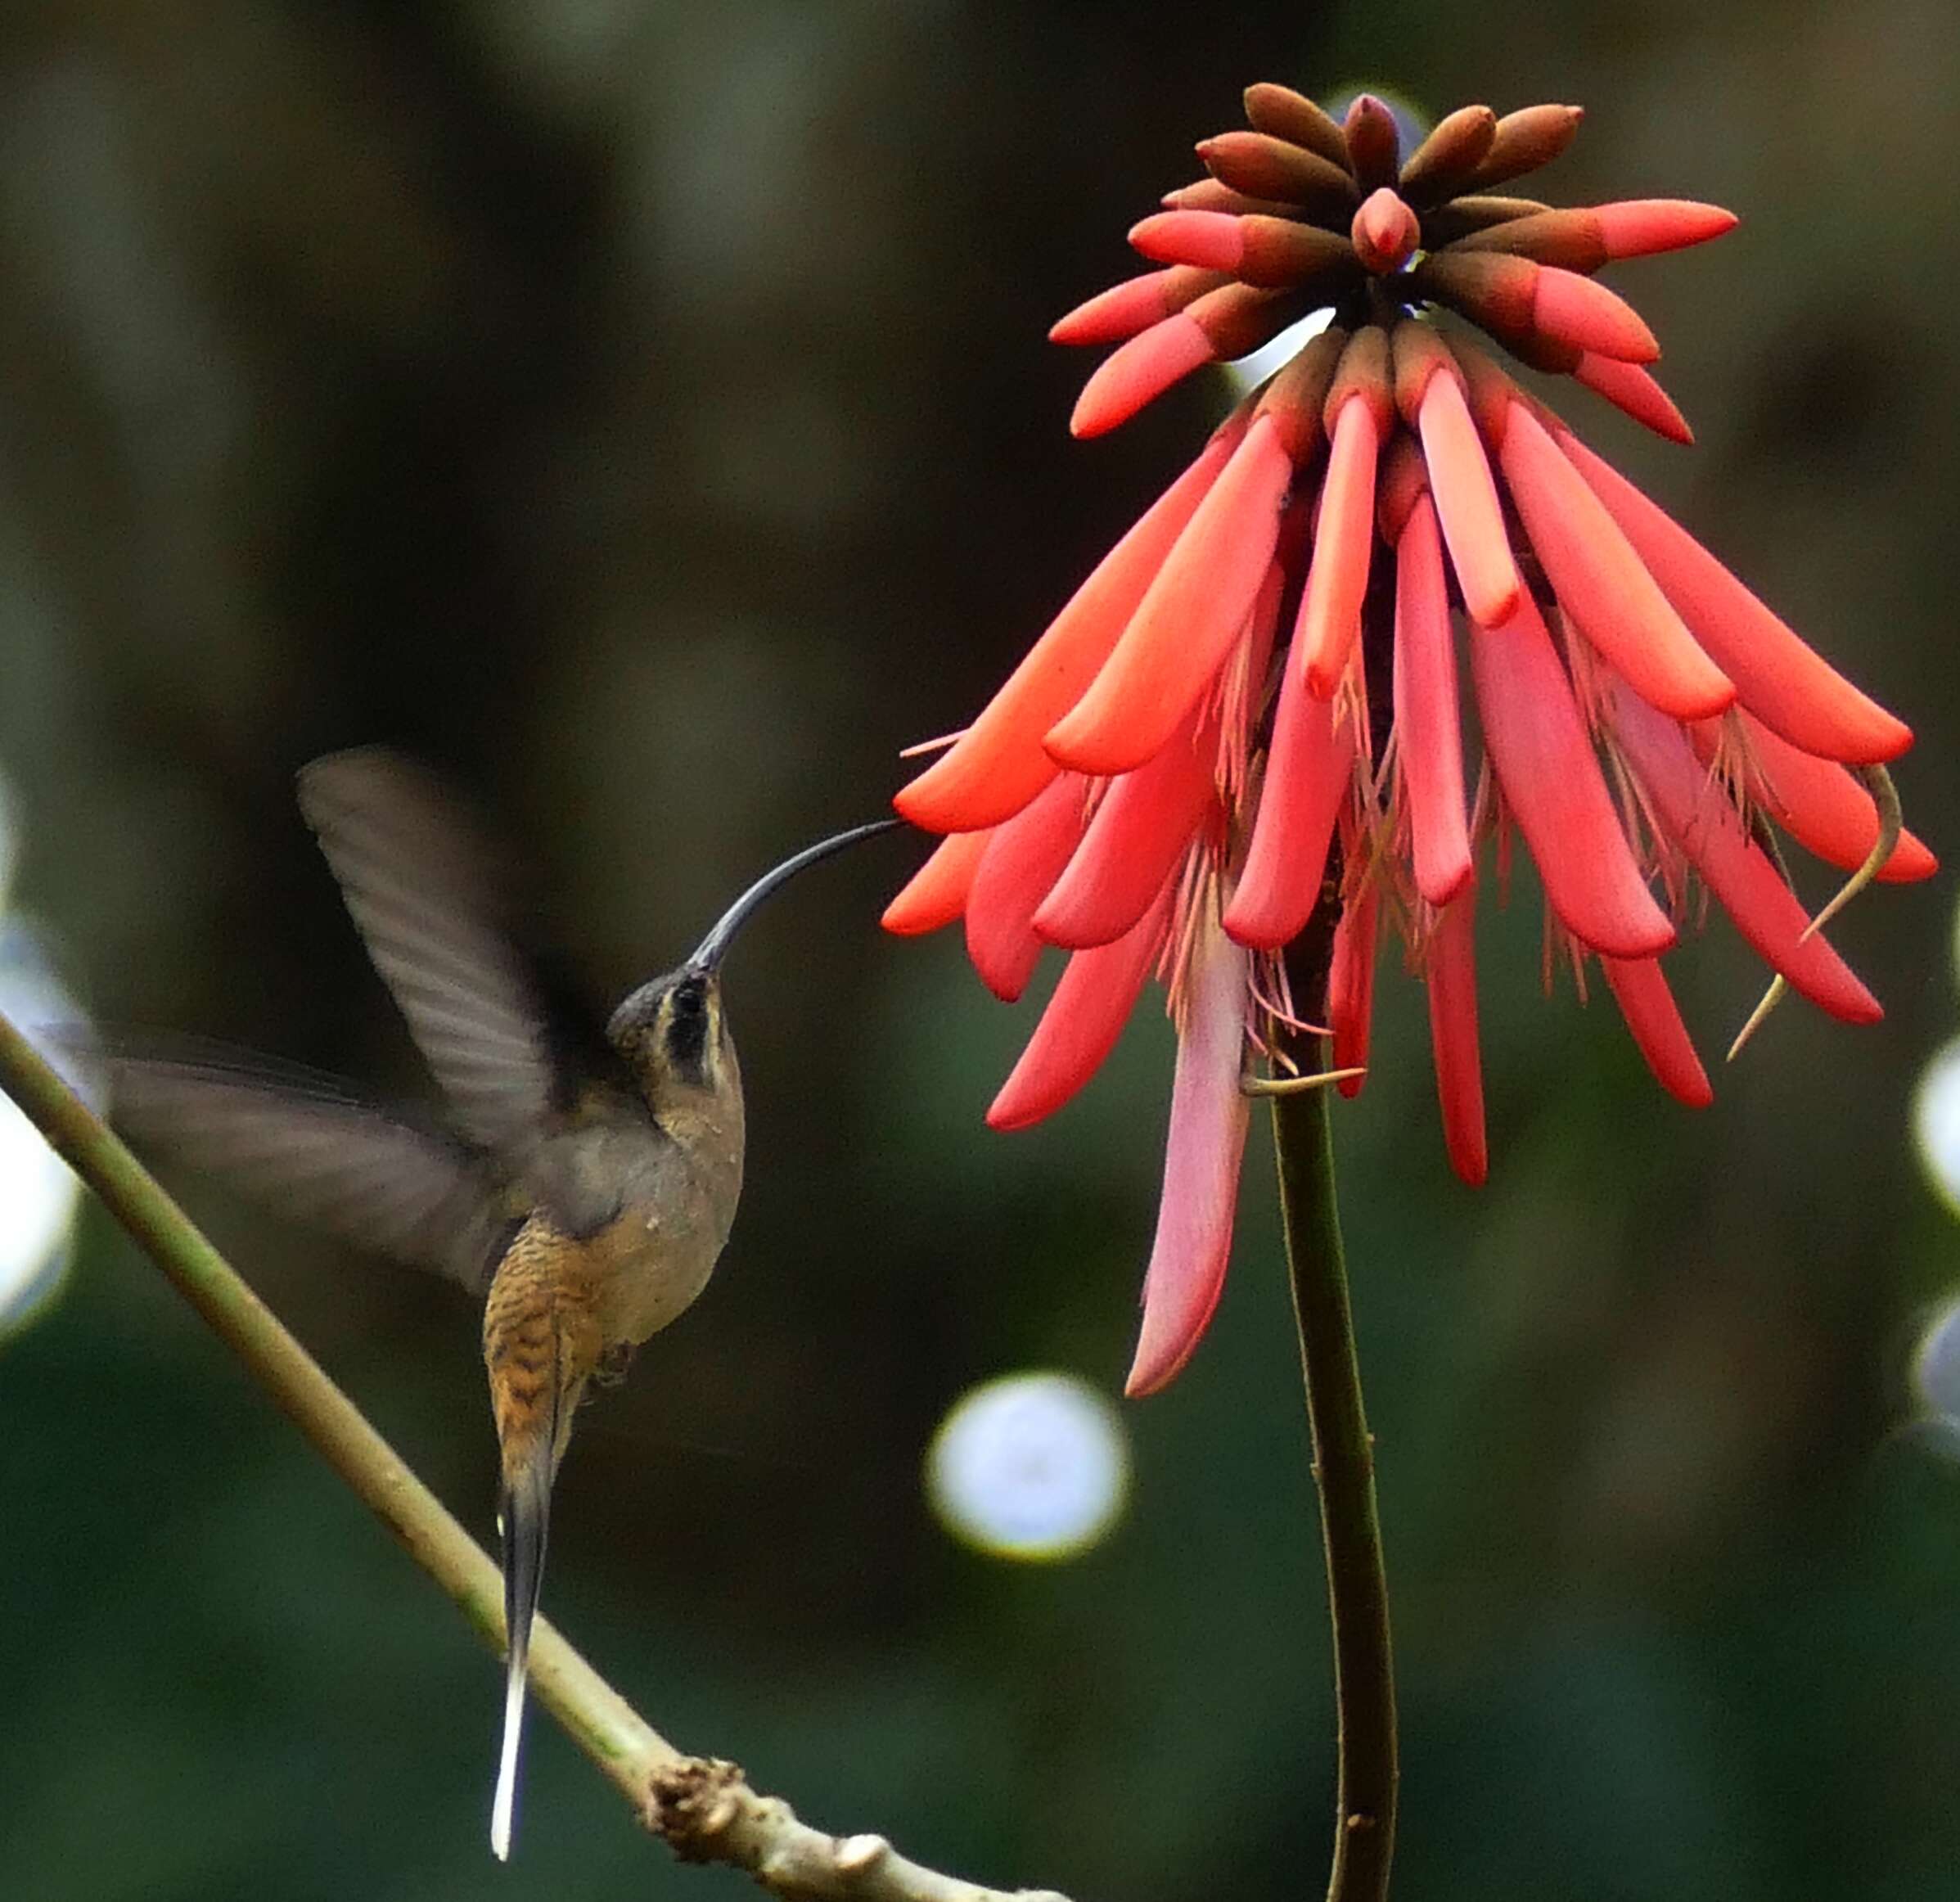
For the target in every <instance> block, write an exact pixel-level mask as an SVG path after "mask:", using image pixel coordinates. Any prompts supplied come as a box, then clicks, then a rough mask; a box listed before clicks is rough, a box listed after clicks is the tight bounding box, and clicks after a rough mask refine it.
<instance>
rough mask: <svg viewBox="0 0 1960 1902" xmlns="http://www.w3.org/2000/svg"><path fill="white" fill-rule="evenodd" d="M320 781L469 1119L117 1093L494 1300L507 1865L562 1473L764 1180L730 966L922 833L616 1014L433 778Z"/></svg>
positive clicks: (132, 1061) (193, 1080)
mask: <svg viewBox="0 0 1960 1902" xmlns="http://www.w3.org/2000/svg"><path fill="white" fill-rule="evenodd" d="M298 790H299V799H300V809H301V811H302V813H303V814H304V817H305V818H306V820H307V822H308V823H309V825H310V826H311V827H312V828H313V832H314V834H315V835H316V836H317V838H318V842H319V844H320V846H321V848H322V850H323V852H324V853H325V854H326V857H327V863H328V865H329V866H330V867H331V869H332V871H333V873H334V876H335V877H336V879H337V880H338V881H339V884H340V891H341V895H342V897H343V899H345V904H346V906H347V909H348V911H349V913H350V914H351V916H352V917H353V920H354V926H355V927H356V929H357V930H358V931H359V933H360V935H361V937H362V940H363V942H364V944H366V947H367V953H368V956H369V957H370V958H371V959H372V961H373V963H374V966H375V968H376V971H379V973H380V974H381V978H382V980H383V981H384V982H385V984H386V985H387V987H388V989H389V990H390V992H391V993H392V994H393V996H394V1001H395V1003H396V1004H397V1005H398V1006H399V1008H400V1010H401V1012H402V1014H403V1016H404V1017H405V1018H406V1019H407V1021H408V1029H409V1031H410V1033H411V1034H412V1036H413V1038H414V1039H415V1042H416V1043H417V1047H418V1048H419V1049H420V1050H421V1055H422V1057H423V1058H424V1060H425V1061H426V1063H427V1064H428V1066H429V1068H430V1070H431V1071H432V1072H433V1073H434V1075H435V1080H436V1082H437V1084H439V1087H440V1089H441V1092H442V1094H443V1096H444V1098H445V1099H446V1104H447V1108H448V1116H447V1117H446V1119H444V1120H435V1119H430V1118H426V1117H421V1116H417V1115H415V1114H413V1113H412V1112H404V1111H398V1110H395V1109H392V1108H383V1107H381V1106H377V1105H376V1104H374V1103H372V1102H368V1101H367V1100H365V1099H364V1098H363V1097H362V1096H361V1095H360V1094H359V1093H358V1091H356V1090H355V1089H354V1088H352V1087H350V1086H349V1085H347V1084H343V1083H341V1082H340V1080H339V1079H335V1078H332V1077H327V1076H322V1075H316V1074H314V1073H313V1072H310V1071H304V1070H299V1069H297V1068H294V1067H291V1066H282V1065H277V1064H276V1063H274V1062H272V1061H268V1060H266V1059H263V1058H259V1057H250V1056H245V1055H233V1054H231V1053H224V1054H222V1055H218V1056H208V1055H204V1054H199V1055H197V1056H195V1057H155V1056H145V1055H129V1054H117V1053H115V1052H111V1053H110V1057H111V1061H110V1082H111V1089H112V1094H113V1099H114V1101H115V1106H116V1111H117V1114H118V1116H119V1120H121V1121H122V1122H123V1124H124V1127H125V1128H126V1129H128V1130H129V1132H130V1134H132V1135H133V1136H134V1137H135V1138H137V1141H138V1142H139V1143H150V1144H152V1145H154V1146H155V1147H159V1148H160V1149H163V1150H165V1151H167V1152H169V1153H171V1154H173V1156H176V1157H177V1158H178V1159H179V1160H180V1161H184V1162H186V1163H187V1164H189V1165H192V1166H195V1167H201V1168H206V1169H211V1170H218V1171H220V1172H223V1173H225V1174H229V1175H232V1176H233V1177H235V1178H237V1179H238V1180H239V1181H240V1183H241V1185H242V1186H245V1187H246V1188H249V1189H250V1190H251V1191H252V1192H255V1193H256V1194H257V1195H258V1196H259V1197H260V1198H261V1199H262V1200H263V1199H268V1198H271V1199H274V1200H276V1201H277V1206H278V1207H279V1208H280V1209H281V1210H282V1211H283V1212H285V1213H287V1214H289V1215H295V1216H299V1217H300V1218H302V1219H313V1220H314V1221H316V1222H318V1223H319V1224H322V1225H323V1226H325V1227H327V1228H331V1229H334V1230H336V1231H338V1232H339V1233H341V1234H342V1235H343V1236H344V1237H346V1238H348V1239H349V1240H351V1241H353V1242H355V1243H357V1244H358V1245H360V1246H365V1247H368V1248H372V1249H376V1250H378V1251H381V1252H382V1253H385V1254H388V1255H394V1256H395V1257H397V1258H398V1259H399V1260H404V1261H408V1262H410V1263H412V1264H417V1265H420V1266H425V1267H433V1268H435V1269H440V1270H442V1271H444V1272H445V1273H448V1274H449V1275H451V1276H452V1277H453V1278H455V1279H457V1280H458V1281H460V1282H462V1283H463V1284H464V1286H465V1287H468V1288H470V1289H471V1291H474V1292H476V1293H478V1294H480V1295H481V1296H483V1299H484V1310H483V1358H484V1369H485V1372H487V1374H488V1376H489V1392H490V1411H491V1416H492V1418H493V1422H494V1424H495V1426H496V1431H497V1442H498V1461H499V1463H498V1478H499V1485H498V1530H499V1534H500V1537H501V1539H502V1558H503V1595H504V1620H505V1632H506V1645H507V1672H506V1680H505V1695H504V1707H503V1732H502V1749H501V1751H500V1752H499V1756H498V1774H497V1783H496V1793H495V1796H494V1798H493V1802H492V1806H491V1822H490V1843H491V1847H492V1849H493V1850H494V1851H495V1853H496V1855H497V1856H498V1859H499V1860H505V1859H508V1857H509V1855H510V1848H511V1822H512V1815H513V1812H514V1809H515V1805H516V1782H517V1764H518V1751H519V1743H520V1737H521V1733H522V1728H523V1716H524V1703H525V1675H526V1669H527V1665H528V1661H529V1644H530V1634H531V1625H532V1620H533V1618H534V1614H535V1612H536V1610H537V1605H538V1588H539V1584H540V1582H541V1580H542V1578H543V1568H544V1554H545V1538H546V1533H547V1528H548V1525H549V1521H550V1516H551V1494H552V1481H553V1480H554V1478H555V1477H556V1474H557V1471H558V1467H559V1463H560V1462H561V1460H562V1459H563V1458H564V1457H565V1448H566V1445H568V1443H569V1441H570V1437H571V1431H572V1422H573V1420H574V1417H575V1415H576V1413H577V1412H578V1408H579V1402H580V1401H581V1400H582V1399H584V1398H585V1397H586V1395H587V1394H588V1390H590V1388H591V1387H592V1386H593V1385H594V1384H595V1383H604V1382H608V1381H612V1380H615V1379H617V1378H619V1377H621V1376H622V1375H623V1374H624V1372H625V1369H626V1366H627V1363H629V1361H630V1359H632V1356H633V1350H635V1349H636V1348H637V1347H638V1345H640V1344H641V1343H642V1341H646V1340H647V1338H648V1337H649V1336H651V1335H653V1334H656V1333H657V1332H659V1331H660V1329H661V1328H663V1327H666V1326H667V1325H668V1323H669V1322H671V1321H673V1320H674V1319H675V1318H678V1316H679V1315H680V1314H682V1313H683V1312H684V1311H685V1309H687V1308H688V1307H689V1306H690V1305H692V1303H693V1301H694V1300H695V1299H696V1297H697V1296H699V1295H700V1294H701V1291H702V1289H703V1288H704V1287H705V1286H706V1285H707V1282H708V1278H709V1277H710V1274H711V1273H713V1272H714V1265H715V1263H716V1261H717V1260H718V1259H719V1256H720V1255H721V1251H722V1247H723V1244H724V1243H725V1242H727V1240H728V1231H729V1228H730V1227H731V1225H732V1223H733V1221H734V1219H735V1209H736V1203H737V1200H738V1199H739V1197H740V1196H741V1179H742V1160H743V1147H744V1140H743V1138H744V1124H743V1111H742V1086H741V1069H740V1066H738V1064H737V1061H736V1055H735V1044H734V1040H733V1039H732V1037H731V1036H730V1034H729V1031H728V1021H727V1017H726V1016H725V1014H724V1012H723V1002H722V976H721V973H722V963H723V959H724V958H726V956H727V955H728V949H729V947H730V945H731V944H733V943H734V941H735V939H736V937H737V935H738V934H739V933H740V932H741V929H742V927H743V926H744V925H745V924H746V923H747V922H748V921H749V919H750V917H752V916H753V915H754V914H755V911H756V910H757V908H759V906H761V905H762V904H764V902H765V901H766V900H767V899H768V898H770V897H771V896H772V895H773V894H774V893H775V892H776V891H777V890H778V889H779V888H780V887H781V886H782V885H783V884H784V883H785V881H787V880H789V879H791V878H792V877H795V875H796V873H798V872H800V871H802V870H803V869H804V868H805V867H807V866H810V865H813V864H815V863H817V862H818V860H819V859H827V858H828V857H830V856H831V854H832V853H835V852H840V851H842V850H844V849H845V847H846V846H849V845H855V844H856V843H857V842H858V841H859V840H862V839H867V838H870V837H871V836H873V835H874V834H876V833H878V832H887V831H890V830H891V829H892V828H893V827H894V826H895V825H896V824H897V823H898V822H896V821H895V820H890V819H883V820H876V821H873V822H872V823H870V824H867V825H862V826H858V827H853V828H852V829H851V830H849V831H848V832H840V833H837V834H836V836H833V837H830V838H827V839H822V840H820V841H818V842H817V843H816V844H815V845H810V846H808V847H806V848H805V849H804V850H802V851H800V852H798V853H797V854H795V855H794V856H793V857H791V858H789V859H785V860H784V861H783V862H782V863H781V864H779V865H777V866H776V867H774V868H773V869H771V870H770V871H768V872H765V873H764V874H763V876H762V877H760V878H759V879H757V880H756V881H755V883H754V884H753V885H751V886H750V887H749V888H748V890H746V891H745V892H743V893H742V895H741V897H739V898H738V899H736V901H735V902H734V904H732V905H730V906H729V907H728V910H727V911H725V912H724V913H723V914H722V915H721V917H719V919H717V920H716V921H715V923H714V926H713V927H712V928H711V929H710V931H709V932H708V934H707V935H706V936H705V938H703V939H702V940H701V943H700V944H698V945H697V946H696V948H695V949H694V951H693V952H692V954H691V955H690V956H689V957H688V958H687V959H686V960H685V961H684V962H682V963H681V964H679V965H678V966H676V967H674V969H673V970H671V971H668V972H666V973H665V975H664V976H659V977H656V978H654V979H652V980H650V981H649V982H647V983H645V984H642V985H639V986H638V988H637V989H633V990H632V991H629V993H628V994H627V995H626V996H625V998H624V999H623V1000H622V1001H621V1002H620V1004H619V1005H618V1007H616V1008H615V1010H614V1011H613V1012H612V1014H611V1017H610V1018H608V1019H606V1020H605V1021H604V1022H603V1023H601V1022H600V1021H597V1019H596V1018H594V1017H593V1016H589V1015H588V1014H586V1013H584V1012H581V1011H580V1010H579V1008H578V1007H577V1006H576V1004H575V1003H574V1002H572V1001H570V998H569V996H568V992H567V987H565V986H564V985H562V984H561V982H560V981H559V980H557V978H556V975H555V973H554V972H553V971H552V968H551V967H550V966H549V964H548V963H547V961H546V960H544V959H543V958H542V956H540V955H539V954H538V953H536V952H534V951H532V950H528V949H520V944H521V942H522V938H521V934H520V932H519V931H518V930H517V928H516V921H515V919H514V918H513V917H512V916H511V913H510V910H509V908H508V904H507V899H506V896H505V891H504V883H503V881H502V879H501V878H500V877H498V875H497V871H496V865H497V861H496V859H495V858H494V856H493V854H491V853H490V852H489V850H487V849H486V848H485V846H484V845H483V843H482V842H481V841H480V839H479V838H478V836H476V834H475V832H474V830H473V828H472V827H471V826H470V825H468V824H467V823H466V822H465V821H464V820H463V818H462V816H461V814H460V813H459V812H458V810H457V807H456V806H455V805H454V804H453V802H452V801H451V800H449V799H448V797H447V796H445V795H444V792H443V791H442V789H441V788H440V787H439V786H438V784H437V783H436V782H435V780H434V779H433V778H432V777H430V775H429V774H428V773H426V772H425V771H424V770H423V769H421V768H419V767H417V766H416V765H415V764H412V762H410V761H409V760H408V759H405V758H403V757H402V756H401V755H397V754H394V753H392V752H390V751H387V750H384V749H381V748H378V747H368V748H362V749H358V750H353V751H349V752H342V753H334V754H329V755H327V756H326V757H324V758H322V759H316V760H314V761H313V762H312V764H309V765H308V766H306V767H304V768H303V769H302V770H301V772H300V776H299V787H298Z"/></svg>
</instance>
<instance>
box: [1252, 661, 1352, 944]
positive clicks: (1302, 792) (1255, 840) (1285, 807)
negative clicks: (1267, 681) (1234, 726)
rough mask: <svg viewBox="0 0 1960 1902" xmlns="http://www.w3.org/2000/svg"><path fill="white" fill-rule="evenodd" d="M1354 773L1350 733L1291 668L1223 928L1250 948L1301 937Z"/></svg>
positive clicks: (1329, 704)
mask: <svg viewBox="0 0 1960 1902" xmlns="http://www.w3.org/2000/svg"><path fill="white" fill-rule="evenodd" d="M1352 777H1354V728H1353V726H1352V725H1351V724H1350V723H1349V721H1347V720H1346V719H1343V720H1342V721H1341V722H1340V726H1339V728H1336V725H1335V721H1334V703H1333V702H1332V701H1326V700H1317V699H1316V698H1315V697H1314V696H1313V694H1312V693H1310V692H1308V690H1307V684H1306V682H1305V681H1304V679H1303V678H1301V675H1300V669H1298V668H1297V667H1294V666H1289V667H1288V668H1287V669H1286V673H1285V674H1284V676H1283V677H1282V679H1281V682H1280V688H1279V707H1278V710H1277V712H1276V713H1275V714H1274V715H1273V743H1272V746H1271V747H1270V749H1269V750H1268V755H1267V759H1266V779H1265V784H1264V787H1263V788H1262V789H1261V791H1260V792H1259V814H1258V816H1257V818H1255V819H1254V821H1253V825H1252V843H1251V845H1250V847H1249V848H1248V849H1247V850H1246V865H1245V869H1244V871H1243V872H1241V874H1240V875H1239V882H1238V889H1237V891H1235V892H1234V893H1233V894H1232V902H1231V904H1228V905H1227V906H1226V908H1225V929H1226V931H1228V932H1229V933H1230V934H1231V935H1232V937H1233V938H1235V939H1237V940H1238V942H1239V943H1240V944H1249V945H1250V946H1251V947H1252V948H1253V949H1255V950H1277V949H1278V948H1279V947H1280V946H1281V945H1282V944H1286V943H1288V942H1289V941H1291V940H1292V939H1293V938H1295V937H1296V936H1297V935H1299V933H1300V927H1301V926H1303V925H1304V924H1305V923H1306V922H1307V919H1308V917H1309V914H1310V913H1312V912H1313V907H1314V906H1315V905H1316V904H1318V902H1319V899H1320V884H1321V880H1322V877H1323V876H1324V875H1325V873H1326V871H1327V845H1328V843H1329V841H1331V839H1332V838H1333V836H1334V821H1335V818H1336V815H1338V814H1339V813H1340V803H1341V801H1342V800H1344V799H1345V797H1346V796H1347V790H1348V783H1349V780H1350V779H1351V778H1352Z"/></svg>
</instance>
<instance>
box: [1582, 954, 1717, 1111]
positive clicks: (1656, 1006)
mask: <svg viewBox="0 0 1960 1902" xmlns="http://www.w3.org/2000/svg"><path fill="white" fill-rule="evenodd" d="M1599 963H1600V968H1601V969H1602V971H1605V972H1606V984H1607V986H1608V988H1609V989H1611V991H1612V993H1613V1001H1614V1003H1616V1004H1618V1005H1619V1006H1620V1016H1623V1017H1624V1018H1625V1019H1626V1023H1627V1028H1628V1030H1630V1031H1632V1032H1633V1041H1634V1043H1637V1044H1638V1046H1639V1047H1640V1054H1641V1055H1642V1057H1645V1058H1646V1059H1647V1068H1648V1069H1649V1070H1652V1071H1653V1073H1654V1075H1655V1077H1656V1079H1657V1080H1658V1081H1659V1083H1660V1087H1661V1088H1663V1089H1665V1091H1666V1092H1667V1093H1668V1094H1669V1096H1672V1097H1678V1099H1679V1100H1680V1101H1681V1102H1684V1103H1686V1104H1687V1106H1688V1107H1689V1108H1690V1109H1691V1110H1705V1109H1706V1108H1707V1107H1708V1106H1709V1105H1710V1103H1712V1102H1714V1100H1715V1093H1714V1090H1713V1089H1711V1088H1710V1087H1709V1082H1708V1072H1707V1071H1706V1070H1704V1069H1703V1068H1702V1067H1701V1058H1700V1057H1697V1056H1696V1054H1695V1046H1694V1043H1693V1042H1692V1040H1691V1039H1690V1038H1689V1036H1688V1034H1687V1025H1685V1024H1683V1022H1682V1021H1681V1012H1679V1011H1678V1009H1677V1008H1676V1007H1675V1005H1674V993H1673V992H1672V991H1671V990H1669V989H1668V988H1667V980H1666V979H1665V977H1664V976H1661V974H1660V959H1659V958H1601V959H1600V961H1599Z"/></svg>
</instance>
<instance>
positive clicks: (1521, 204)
mask: <svg viewBox="0 0 1960 1902" xmlns="http://www.w3.org/2000/svg"><path fill="white" fill-rule="evenodd" d="M1551 209H1552V207H1551V206H1550V205H1544V204H1541V203H1540V202H1539V201H1538V200H1537V199H1535V198H1480V197H1471V198H1452V199H1450V200H1449V201H1448V202H1447V203H1445V204H1442V205H1432V206H1431V208H1430V209H1429V210H1427V211H1426V212H1424V213H1423V214H1422V241H1423V243H1424V244H1426V245H1427V246H1429V248H1430V249H1431V250H1432V251H1433V250H1436V249H1437V248H1438V246H1442V245H1448V244H1454V243H1455V242H1456V241H1457V240H1458V238H1462V237H1469V236H1470V234H1471V232H1473V231H1485V230H1488V229H1489V227H1490V226H1492V225H1494V224H1508V223H1510V222H1511V221H1512V219H1516V218H1532V217H1535V216H1536V215H1537V214H1538V213H1539V212H1541V211H1549V210H1551Z"/></svg>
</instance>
